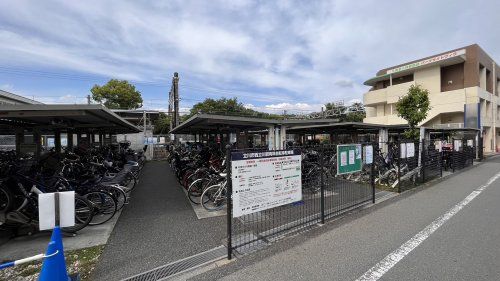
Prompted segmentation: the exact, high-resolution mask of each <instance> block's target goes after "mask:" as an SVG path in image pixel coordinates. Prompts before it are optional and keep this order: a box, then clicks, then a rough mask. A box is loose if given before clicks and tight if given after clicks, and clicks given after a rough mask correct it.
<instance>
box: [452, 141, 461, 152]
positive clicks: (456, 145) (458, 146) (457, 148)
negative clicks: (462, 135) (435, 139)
mask: <svg viewBox="0 0 500 281" xmlns="http://www.w3.org/2000/svg"><path fill="white" fill-rule="evenodd" d="M453 148H454V149H455V151H460V149H461V148H462V140H454V141H453Z"/></svg>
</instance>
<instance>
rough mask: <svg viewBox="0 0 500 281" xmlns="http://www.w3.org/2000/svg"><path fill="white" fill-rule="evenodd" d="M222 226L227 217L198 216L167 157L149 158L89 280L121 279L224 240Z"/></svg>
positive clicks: (223, 227)
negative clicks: (203, 217) (200, 217)
mask: <svg viewBox="0 0 500 281" xmlns="http://www.w3.org/2000/svg"><path fill="white" fill-rule="evenodd" d="M225 227H226V224H225V217H215V218H207V219H203V220H198V219H197V217H196V215H195V213H194V211H193V208H191V206H190V204H189V202H188V199H187V198H186V196H185V194H184V192H183V191H182V190H181V187H180V186H179V184H178V183H177V180H176V179H175V176H174V175H173V174H172V172H171V170H170V167H169V166H168V164H167V162H159V161H151V162H148V163H147V164H146V166H145V167H144V169H143V171H142V174H141V177H140V182H139V184H138V186H137V187H136V189H135V190H134V192H133V194H132V199H131V202H130V204H129V205H127V206H125V208H124V210H123V212H122V214H121V216H120V218H119V220H118V222H117V224H116V226H115V228H114V230H113V233H112V234H111V237H110V238H109V241H108V244H107V245H106V248H105V249H104V253H103V254H102V256H101V258H100V260H99V263H98V265H97V268H96V270H95V272H94V275H93V280H106V281H111V280H121V279H123V278H126V277H130V276H132V275H135V274H138V273H141V272H144V271H147V270H150V269H153V268H155V267H158V266H161V265H164V264H166V263H169V262H172V261H176V260H179V259H181V258H185V257H188V256H191V255H194V254H197V253H199V252H202V251H206V250H209V249H212V248H214V247H216V246H219V245H222V240H223V239H224V237H225V230H226V228H225Z"/></svg>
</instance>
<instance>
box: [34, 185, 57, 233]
mask: <svg viewBox="0 0 500 281" xmlns="http://www.w3.org/2000/svg"><path fill="white" fill-rule="evenodd" d="M54 202H55V199H54V193H43V194H39V195H38V223H39V228H40V230H47V229H52V228H54V226H55V225H56V206H55V203H54Z"/></svg>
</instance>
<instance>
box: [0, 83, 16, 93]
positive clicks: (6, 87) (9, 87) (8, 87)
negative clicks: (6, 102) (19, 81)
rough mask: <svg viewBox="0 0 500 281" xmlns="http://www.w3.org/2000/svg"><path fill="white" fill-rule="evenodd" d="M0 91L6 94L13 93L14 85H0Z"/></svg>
mask: <svg viewBox="0 0 500 281" xmlns="http://www.w3.org/2000/svg"><path fill="white" fill-rule="evenodd" d="M0 90H4V91H7V92H10V91H13V90H14V85H12V84H0Z"/></svg>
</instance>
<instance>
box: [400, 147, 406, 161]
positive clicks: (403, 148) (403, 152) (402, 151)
mask: <svg viewBox="0 0 500 281" xmlns="http://www.w3.org/2000/svg"><path fill="white" fill-rule="evenodd" d="M400 148H401V149H400V151H401V153H400V158H406V143H401V144H400Z"/></svg>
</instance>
